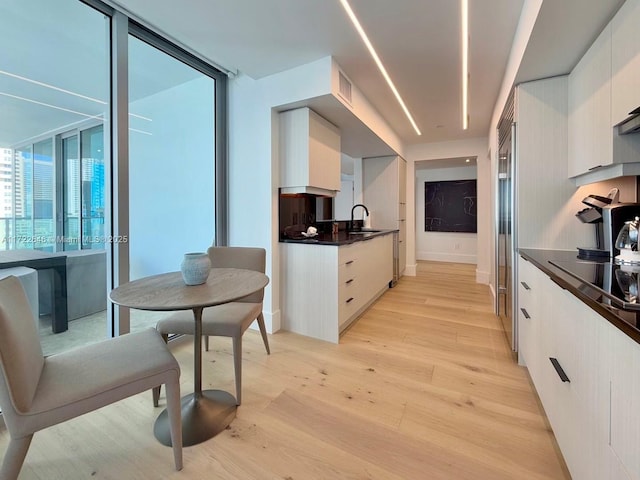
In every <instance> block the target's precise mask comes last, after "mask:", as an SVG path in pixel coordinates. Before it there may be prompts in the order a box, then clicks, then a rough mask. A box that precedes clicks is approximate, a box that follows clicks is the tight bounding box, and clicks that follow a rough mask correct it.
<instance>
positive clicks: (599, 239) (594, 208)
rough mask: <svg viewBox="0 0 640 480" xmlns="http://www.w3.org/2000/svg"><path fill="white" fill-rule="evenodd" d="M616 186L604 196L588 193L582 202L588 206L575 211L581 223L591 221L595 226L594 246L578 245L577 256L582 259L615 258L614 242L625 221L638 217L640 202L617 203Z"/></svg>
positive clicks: (617, 193) (616, 251)
mask: <svg viewBox="0 0 640 480" xmlns="http://www.w3.org/2000/svg"><path fill="white" fill-rule="evenodd" d="M618 198H619V192H618V189H617V188H614V189H612V190H611V191H610V192H609V194H608V195H607V196H606V197H602V196H600V195H589V196H587V197H586V198H585V199H584V200H582V203H584V204H585V205H587V206H588V208H585V209H583V210H580V211H579V212H578V213H576V217H578V220H580V221H581V222H583V223H592V224H594V225H595V227H596V246H595V247H578V257H579V258H583V259H603V258H615V257H616V255H618V254H619V253H620V251H619V250H618V249H617V248H616V246H615V242H616V238H617V236H618V233H619V232H620V230H621V229H622V227H624V224H625V222H628V221H631V220H633V219H634V218H635V217H640V203H619V202H618Z"/></svg>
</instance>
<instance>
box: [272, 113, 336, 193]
mask: <svg viewBox="0 0 640 480" xmlns="http://www.w3.org/2000/svg"><path fill="white" fill-rule="evenodd" d="M279 117H280V143H279V146H280V158H281V168H280V187H281V188H282V190H281V191H282V193H318V194H323V193H324V194H326V193H327V192H333V194H335V192H336V191H338V190H340V130H339V129H338V127H336V126H335V125H333V124H331V123H329V122H328V121H327V120H325V119H324V118H322V117H321V116H320V115H318V114H317V113H315V112H314V111H313V110H311V109H309V108H307V107H305V108H298V109H296V110H289V111H286V112H282V113H280V114H279Z"/></svg>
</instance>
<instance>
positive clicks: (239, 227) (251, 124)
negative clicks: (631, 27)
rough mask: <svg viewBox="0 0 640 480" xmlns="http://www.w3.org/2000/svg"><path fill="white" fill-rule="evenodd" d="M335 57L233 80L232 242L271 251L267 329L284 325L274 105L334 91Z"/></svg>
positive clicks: (230, 126)
mask: <svg viewBox="0 0 640 480" xmlns="http://www.w3.org/2000/svg"><path fill="white" fill-rule="evenodd" d="M331 67H332V63H331V58H330V57H325V58H322V59H320V60H318V61H316V62H312V63H309V64H307V65H302V66H300V67H296V68H293V69H291V70H287V71H285V72H282V73H278V74H275V75H271V76H268V77H264V78H262V79H260V80H253V79H251V78H250V77H248V76H246V75H243V74H240V75H238V76H237V77H235V78H233V79H230V81H229V95H228V99H229V106H228V109H229V245H234V246H257V247H263V248H264V249H266V251H267V267H266V274H267V276H268V277H269V279H270V282H269V285H268V286H267V288H266V290H265V297H264V308H263V313H264V317H265V323H266V325H267V330H268V331H269V332H275V331H277V330H279V329H280V253H279V243H278V186H279V184H280V179H279V174H280V167H279V152H278V137H279V131H278V113H277V111H275V109H274V107H277V106H279V105H286V104H289V103H293V102H296V101H300V100H303V99H307V98H314V97H316V96H321V95H327V94H329V93H330V92H331Z"/></svg>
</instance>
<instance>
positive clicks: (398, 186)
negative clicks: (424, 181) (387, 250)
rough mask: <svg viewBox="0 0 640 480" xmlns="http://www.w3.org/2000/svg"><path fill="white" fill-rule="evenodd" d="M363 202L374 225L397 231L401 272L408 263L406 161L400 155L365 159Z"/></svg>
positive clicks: (363, 162)
mask: <svg viewBox="0 0 640 480" xmlns="http://www.w3.org/2000/svg"><path fill="white" fill-rule="evenodd" d="M362 177H363V178H362V183H363V189H364V194H363V203H364V204H365V205H366V206H367V208H368V209H369V213H370V214H371V225H372V227H373V228H383V229H392V230H398V248H399V265H400V275H402V274H403V273H404V270H405V267H406V264H407V241H406V230H407V221H406V210H407V194H406V191H407V188H406V183H407V162H406V160H404V159H403V158H401V157H397V156H391V157H374V158H365V159H363V160H362Z"/></svg>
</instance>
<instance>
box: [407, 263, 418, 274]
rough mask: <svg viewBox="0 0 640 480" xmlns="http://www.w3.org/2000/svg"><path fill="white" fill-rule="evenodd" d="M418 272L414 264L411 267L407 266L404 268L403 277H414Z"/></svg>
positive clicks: (416, 265)
mask: <svg viewBox="0 0 640 480" xmlns="http://www.w3.org/2000/svg"><path fill="white" fill-rule="evenodd" d="M417 271H418V264H417V263H414V264H413V265H407V266H406V267H405V268H404V275H406V276H408V277H415V276H416V275H417Z"/></svg>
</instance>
